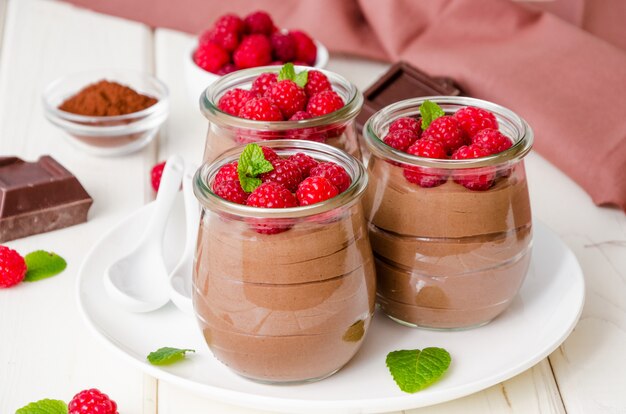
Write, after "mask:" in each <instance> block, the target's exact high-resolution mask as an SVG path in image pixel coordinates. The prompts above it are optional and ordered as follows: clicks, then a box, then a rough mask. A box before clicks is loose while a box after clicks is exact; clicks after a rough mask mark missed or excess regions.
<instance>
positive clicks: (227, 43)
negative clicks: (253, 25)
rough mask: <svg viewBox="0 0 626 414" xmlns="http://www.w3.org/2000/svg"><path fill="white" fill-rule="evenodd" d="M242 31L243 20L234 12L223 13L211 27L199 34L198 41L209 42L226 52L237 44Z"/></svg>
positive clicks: (230, 50) (233, 48)
mask: <svg viewBox="0 0 626 414" xmlns="http://www.w3.org/2000/svg"><path fill="white" fill-rule="evenodd" d="M243 32H244V24H243V20H241V19H240V18H239V17H238V16H236V15H234V14H225V15H224V16H222V17H220V18H219V19H218V20H217V22H215V25H214V26H213V29H211V30H208V31H206V32H204V33H203V34H202V36H200V43H201V44H202V43H204V42H211V43H214V44H216V45H218V46H219V47H221V48H222V49H224V50H225V51H227V52H232V51H233V50H235V49H236V48H237V46H238V45H239V41H240V40H241V37H242V36H243Z"/></svg>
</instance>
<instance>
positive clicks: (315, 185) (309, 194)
mask: <svg viewBox="0 0 626 414" xmlns="http://www.w3.org/2000/svg"><path fill="white" fill-rule="evenodd" d="M337 194H339V190H337V187H335V186H334V185H333V183H331V182H330V180H329V179H328V178H324V177H309V178H306V179H305V180H304V181H302V182H301V183H300V185H299V186H298V191H296V197H298V202H299V203H300V205H301V206H308V205H310V204H315V203H320V202H322V201H324V200H328V199H329V198H333V197H335V196H336V195H337Z"/></svg>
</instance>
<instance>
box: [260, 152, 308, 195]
mask: <svg viewBox="0 0 626 414" xmlns="http://www.w3.org/2000/svg"><path fill="white" fill-rule="evenodd" d="M272 165H273V166H274V169H273V170H272V171H269V172H266V173H263V174H261V175H260V176H259V178H260V179H261V181H263V182H264V183H266V182H270V181H271V182H275V183H278V184H282V185H283V186H284V187H285V188H286V189H287V190H289V191H291V192H294V191H296V190H297V188H298V184H299V183H300V181H302V171H300V167H298V165H297V164H296V163H294V162H291V161H289V160H288V159H282V158H279V159H277V160H274V161H273V162H272Z"/></svg>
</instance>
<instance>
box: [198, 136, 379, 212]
mask: <svg viewBox="0 0 626 414" xmlns="http://www.w3.org/2000/svg"><path fill="white" fill-rule="evenodd" d="M256 144H258V145H261V146H266V147H269V148H272V149H274V150H278V152H279V153H281V152H286V153H288V154H290V155H291V154H295V153H298V152H303V153H305V154H307V155H309V156H312V157H313V158H315V159H317V160H319V159H320V158H321V159H322V160H324V161H325V162H326V161H332V162H335V163H336V164H338V165H341V166H342V167H344V168H345V169H346V171H347V172H348V175H350V178H351V179H352V182H351V183H350V186H349V187H348V188H347V189H346V190H345V191H343V192H342V193H340V194H338V195H337V196H335V197H333V198H330V199H328V200H325V201H322V202H321V203H316V204H311V205H308V206H298V207H290V208H278V209H272V208H260V207H252V206H246V205H242V204H237V203H233V202H230V201H227V200H224V199H223V198H221V197H220V196H218V195H217V194H215V193H214V192H213V190H212V188H211V187H210V186H209V183H210V182H211V181H212V180H213V179H214V178H215V175H216V174H217V172H218V171H219V169H220V168H221V167H222V166H223V165H225V164H228V163H230V162H233V161H236V160H237V159H238V158H239V155H240V154H241V151H242V150H243V148H244V147H245V146H242V145H240V146H238V147H235V148H231V149H229V150H227V151H225V152H223V153H222V154H220V155H219V156H218V157H217V158H216V159H215V160H214V161H212V162H210V163H204V164H203V165H202V166H201V167H200V168H199V169H198V170H197V171H196V173H195V175H194V178H193V190H194V194H195V195H196V198H197V199H198V201H200V203H201V204H202V206H203V207H206V208H209V209H218V210H219V211H220V212H224V213H228V214H232V215H235V216H239V217H246V218H248V217H249V218H273V219H290V218H291V219H293V218H302V217H309V216H314V215H317V214H321V213H325V212H328V211H331V210H334V209H335V208H338V207H345V206H350V205H352V204H353V203H354V202H356V201H358V200H359V198H360V197H361V196H362V195H363V193H364V192H365V189H366V187H367V182H368V176H367V171H366V170H365V167H364V166H363V164H362V163H361V161H359V160H357V159H356V158H355V157H353V156H352V155H350V154H348V153H346V152H343V151H341V150H340V149H337V148H335V147H333V146H331V145H328V144H322V143H319V142H313V141H307V140H294V139H277V140H272V141H264V142H257V143H256ZM314 155H317V157H315V156H314Z"/></svg>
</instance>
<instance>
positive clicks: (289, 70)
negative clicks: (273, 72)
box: [278, 63, 309, 88]
mask: <svg viewBox="0 0 626 414" xmlns="http://www.w3.org/2000/svg"><path fill="white" fill-rule="evenodd" d="M308 79H309V72H307V71H306V70H303V71H302V72H300V73H298V74H297V75H296V69H295V67H294V66H293V63H285V64H284V65H283V67H282V68H280V72H279V73H278V80H279V81H281V80H290V81H294V82H295V83H296V85H298V86H299V87H301V88H304V86H305V85H306V83H307V81H308Z"/></svg>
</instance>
